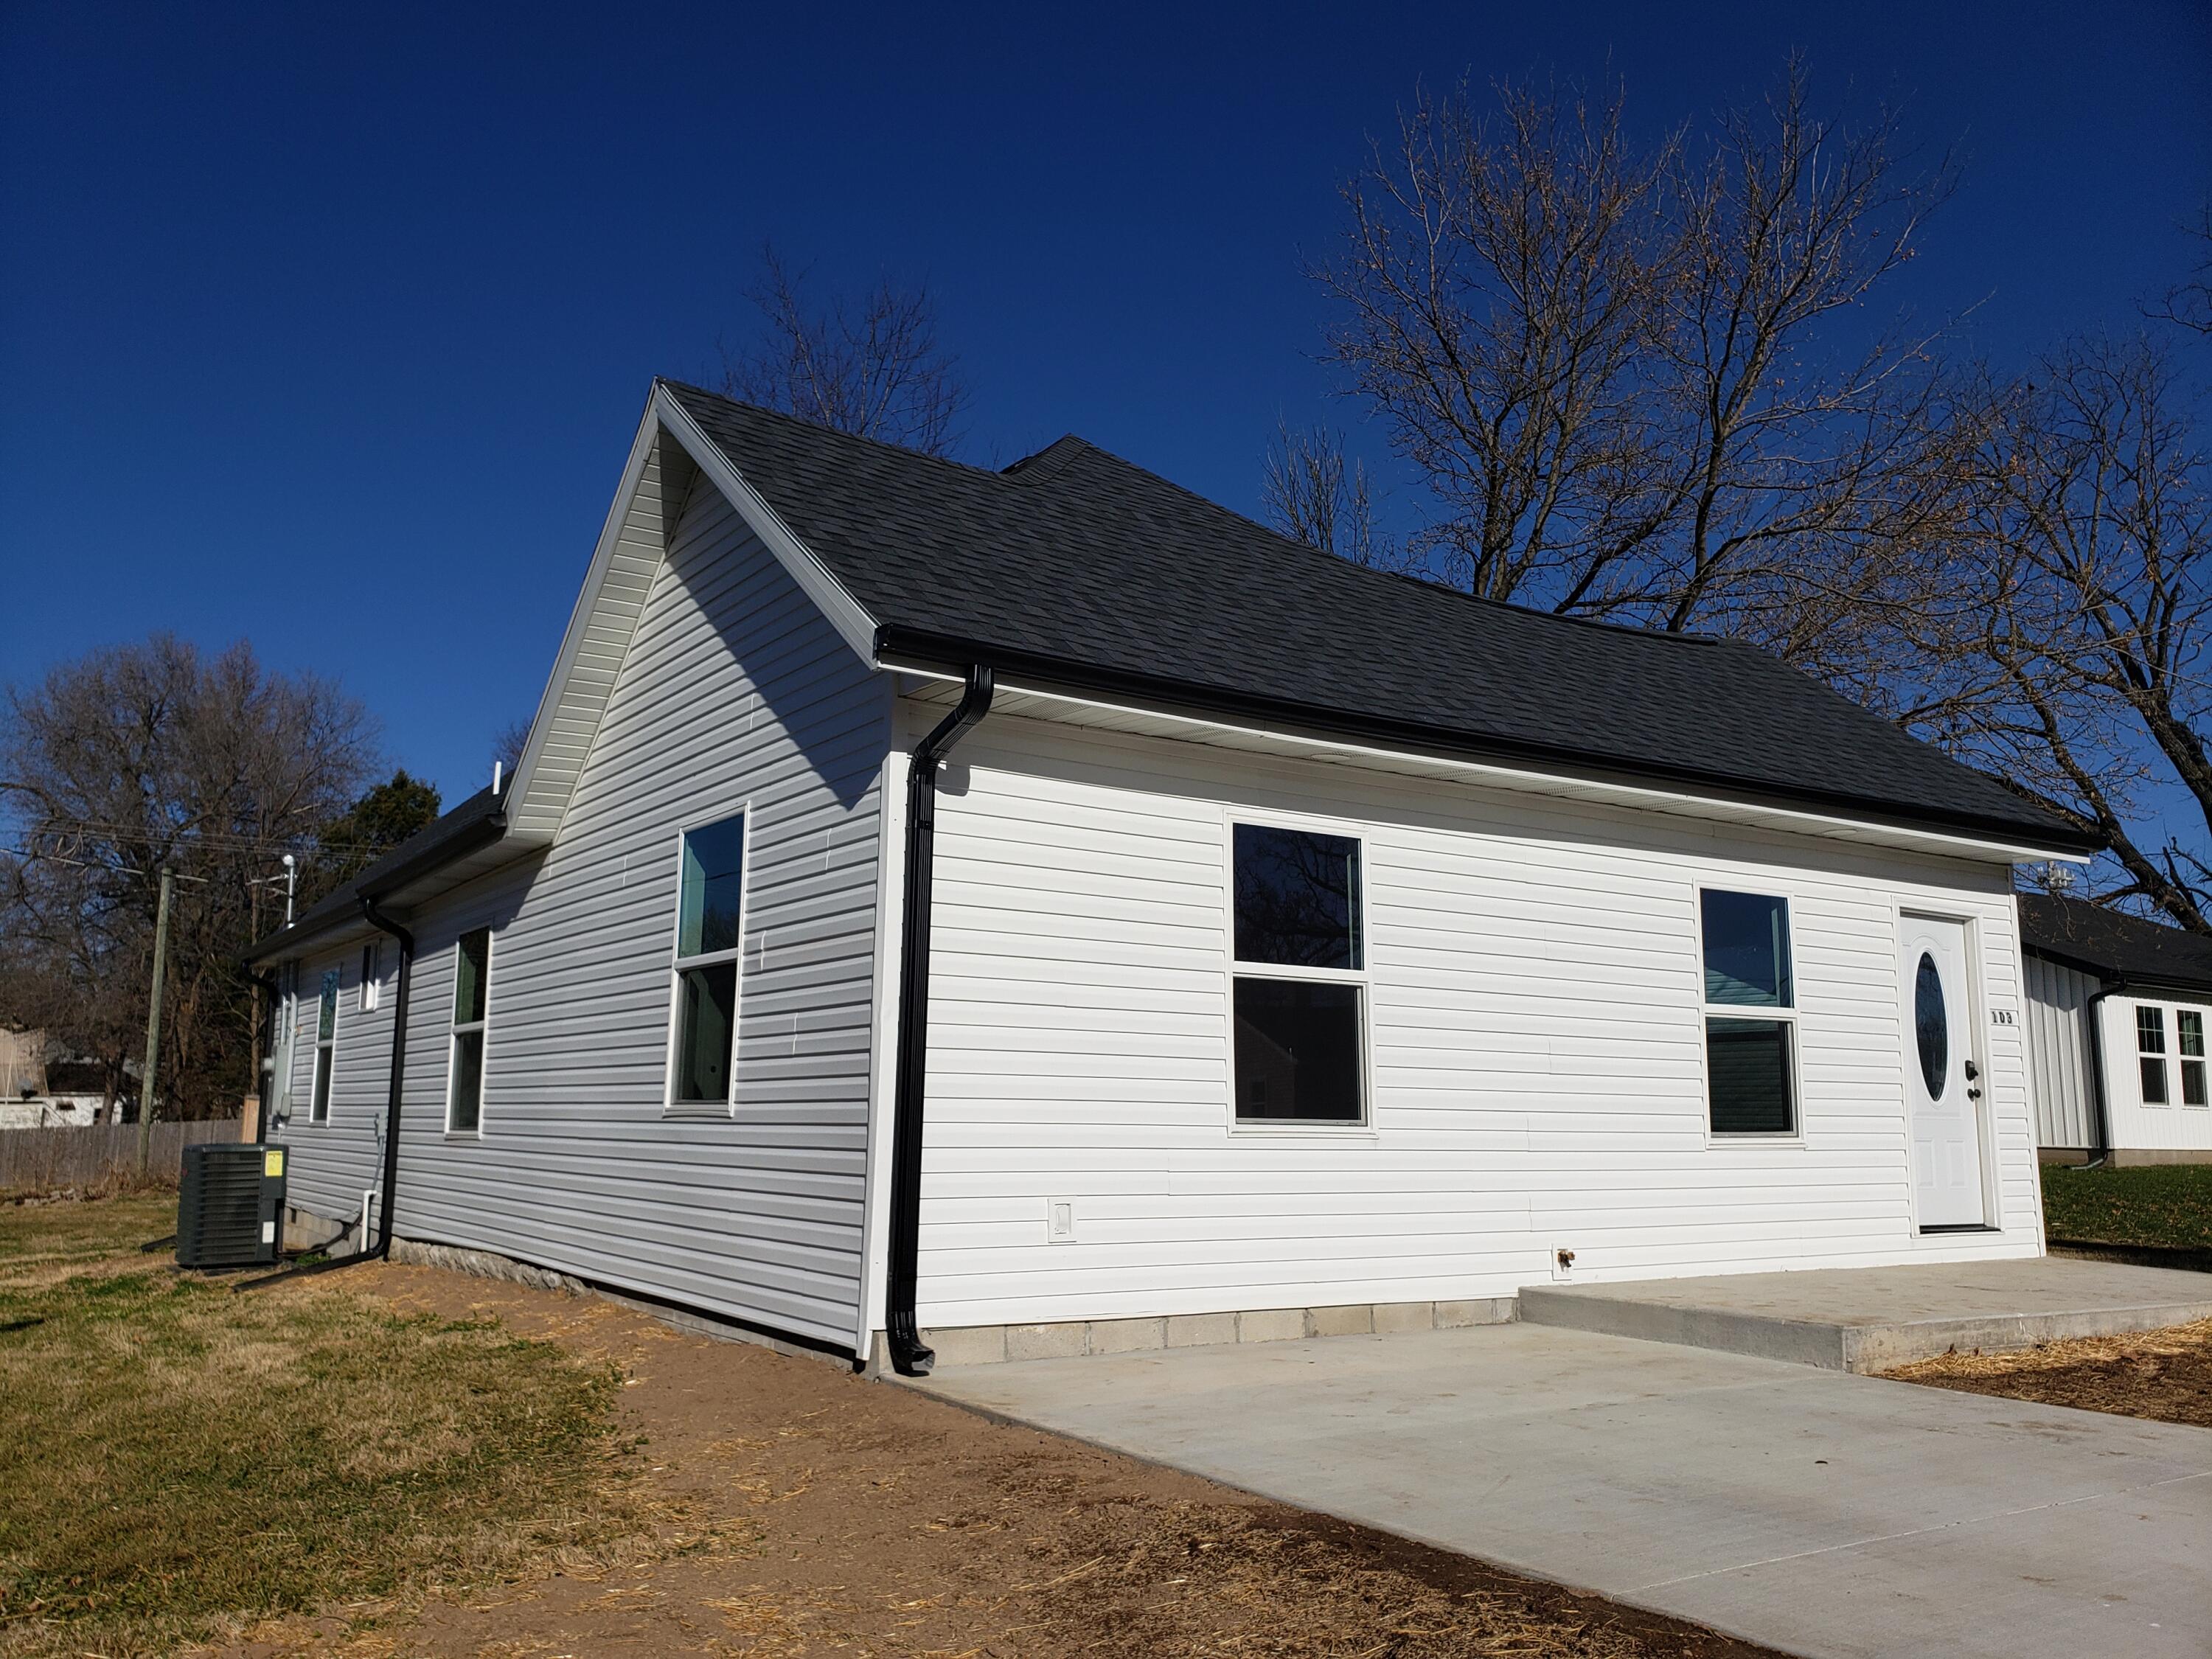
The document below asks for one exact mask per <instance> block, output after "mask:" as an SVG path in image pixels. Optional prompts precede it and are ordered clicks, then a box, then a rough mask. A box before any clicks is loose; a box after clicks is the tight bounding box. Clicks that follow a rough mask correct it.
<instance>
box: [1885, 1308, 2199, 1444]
mask: <svg viewBox="0 0 2212 1659" xmlns="http://www.w3.org/2000/svg"><path fill="white" fill-rule="evenodd" d="M1886 1375H1887V1376H1893V1377H1897V1378H1899V1380H1901V1381H1903V1382H1906V1383H1927V1384H1928V1385H1929V1387H1931V1388H1937V1389H1960V1390H1962V1391H1963V1392H1965V1393H1967V1394H1993V1395H2003V1396H2004V1397H2005V1398H2007V1399H2008V1400H2033V1401H2039V1402H2040V1403H2042V1404H2044V1405H2046V1406H2074V1407H2079V1408H2080V1409H2081V1410H2083V1411H2091V1412H2111V1413H2115V1414H2117V1415H2118V1416H2122V1417H2148V1418H2152V1419H2156V1420H2157V1421H2159V1422H2161V1423H2193V1424H2196V1425H2197V1426H2199V1427H2201V1428H2212V1319H2206V1320H2200V1321H2198V1322H2197V1323H2196V1324H2194V1325H2176V1326H2173V1327H2172V1328H2169V1329H2166V1330H2162V1331H2145V1332H2143V1333H2142V1334H2139V1335H2136V1336H2095V1337H2081V1338H2077V1339H2075V1340H2072V1341H2068V1342H2046V1343H2044V1344H2043V1345H2042V1346H2039V1347H2034V1348H2028V1349H2026V1350H2024V1351H2022V1352H2018V1353H1978V1352H1977V1353H1947V1354H1940V1355H1938V1356H1937V1357H1936V1358H1934V1359H1923V1360H1922V1361H1921V1362H1920V1363H1919V1364H1913V1365H1905V1366H1903V1367H1900V1368H1899V1370H1893V1371H1890V1372H1887V1373H1886Z"/></svg>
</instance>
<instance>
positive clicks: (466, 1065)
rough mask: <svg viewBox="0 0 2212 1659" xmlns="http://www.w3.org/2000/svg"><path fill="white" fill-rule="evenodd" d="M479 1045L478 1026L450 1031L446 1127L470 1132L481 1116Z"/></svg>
mask: <svg viewBox="0 0 2212 1659" xmlns="http://www.w3.org/2000/svg"><path fill="white" fill-rule="evenodd" d="M483 1045H484V1034H483V1030H481V1029H478V1030H473V1031H456V1032H454V1033H453V1103H452V1105H451V1107H450V1109H448V1111H447V1116H446V1127H447V1128H448V1129H451V1130H453V1131H455V1132H456V1133H462V1134H473V1133H476V1129H477V1124H478V1123H480V1122H482V1121H483Z"/></svg>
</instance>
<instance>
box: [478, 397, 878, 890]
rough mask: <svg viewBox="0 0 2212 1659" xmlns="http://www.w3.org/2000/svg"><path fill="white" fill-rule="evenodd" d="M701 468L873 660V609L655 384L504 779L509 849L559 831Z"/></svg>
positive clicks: (871, 662)
mask: <svg viewBox="0 0 2212 1659" xmlns="http://www.w3.org/2000/svg"><path fill="white" fill-rule="evenodd" d="M702 475H703V476H704V477H706V478H707V479H708V482H709V483H712V484H713V485H714V488H715V489H719V490H720V491H721V492H722V495H724V497H725V498H726V499H727V500H728V501H729V503H730V506H731V507H732V510H733V511H735V512H736V513H737V514H738V517H740V518H741V519H743V520H744V521H745V523H746V525H747V526H749V527H750V529H751V531H752V532H753V533H754V534H755V535H756V536H758V537H759V538H760V539H761V541H762V543H763V544H764V545H765V546H766V547H767V548H768V550H769V551H770V552H771V553H773V554H775V556H776V558H777V560H778V561H779V562H781V564H782V565H783V567H784V568H785V569H786V570H787V571H789V572H790V573H791V576H792V579H793V580H794V581H796V582H797V583H798V584H799V587H800V589H801V590H802V591H803V592H805V594H806V596H807V598H809V599H811V600H813V602H814V603H815V604H816V605H818V606H820V607H821V609H822V611H823V615H825V616H826V617H829V620H830V623H832V625H833V626H835V627H836V629H837V632H838V634H839V635H840V636H841V637H842V639H843V640H844V641H845V642H846V644H848V645H849V646H850V647H852V648H853V651H854V653H855V654H856V655H857V656H859V658H860V660H861V661H862V662H865V663H866V664H867V665H869V666H871V667H873V666H874V665H875V643H876V623H875V619H874V618H873V617H870V616H869V615H868V614H867V613H866V611H862V610H861V609H860V605H859V604H858V603H857V602H856V601H855V600H854V598H853V596H852V595H851V594H850V593H848V592H846V591H845V589H844V587H843V586H841V585H840V584H839V582H838V581H837V580H836V577H834V576H832V575H831V574H829V570H828V568H826V567H824V566H823V563H822V562H821V561H820V560H818V559H817V558H816V557H815V556H814V555H813V554H812V553H811V552H810V551H808V550H807V548H806V546H805V544H804V543H802V542H801V541H800V540H799V538H798V537H797V536H795V535H793V533H792V531H791V528H790V526H787V525H786V524H785V523H784V522H783V520H781V519H780V518H778V517H777V516H776V514H775V510H774V509H773V508H772V507H769V505H768V503H767V502H766V501H763V500H762V499H761V497H760V495H759V494H758V492H757V491H756V490H755V489H753V488H752V486H751V485H750V484H749V483H746V482H745V481H744V478H743V477H741V476H740V475H739V474H738V470H737V469H736V468H735V467H733V466H732V465H730V462H729V459H728V457H726V456H725V455H724V454H723V453H722V452H721V451H720V449H719V448H718V447H716V446H715V444H714V441H713V440H712V439H710V438H709V437H708V436H707V435H706V434H705V433H703V432H702V431H701V430H700V429H699V426H698V423H697V422H696V421H694V420H693V419H692V418H691V417H690V415H689V414H687V413H685V411H684V408H683V406H682V405H681V404H678V402H677V401H676V400H675V398H672V397H671V396H670V395H669V393H668V391H667V389H666V388H665V386H660V385H659V384H657V383H656V384H655V386H653V398H652V401H651V402H650V403H649V404H647V406H646V411H645V418H644V419H643V420H642V421H641V422H639V423H638V428H637V438H636V440H635V441H634V442H633V443H632V444H631V445H630V453H629V464H628V465H627V466H625V467H624V468H623V477H622V484H621V487H620V488H619V489H617V491H616V492H615V499H614V504H613V505H612V506H611V507H609V508H608V511H607V518H606V523H605V526H603V527H602V528H601V529H600V532H599V545H598V547H597V548H596V549H595V550H594V551H593V553H592V566H591V569H590V572H589V573H588V574H586V577H585V579H584V586H583V591H582V592H580V593H579V594H578V595H577V598H576V608H575V610H574V612H572V613H571V615H570V617H569V618H568V633H567V634H566V635H564V636H563V637H562V641H561V653H560V655H559V656H558V657H556V659H554V665H553V674H552V678H550V680H549V681H548V682H547V684H546V687H545V695H544V696H543V697H542V698H541V699H540V700H539V702H538V714H537V716H536V718H534V719H533V720H532V721H531V723H530V739H529V742H528V743H527V744H526V745H525V746H524V748H523V751H522V758H521V760H520V763H517V765H516V766H515V769H514V778H513V781H512V782H511V783H510V784H509V785H508V787H507V808H506V811H507V837H506V839H507V842H508V845H509V847H510V848H518V847H520V848H527V847H531V846H538V845H543V844H544V843H545V842H550V841H551V840H552V838H553V836H555V835H556V833H557V832H558V831H559V829H560V827H561V820H562V816H563V815H564V814H565V813H566V812H567V811H568V801H569V798H570V797H571V795H573V794H574V792H575V787H576V781H577V780H578V778H579V777H580V776H581V775H582V773H583V769H584V758H585V757H586V755H587V754H588V753H589V752H590V750H591V746H592V738H594V737H595V736H596V735H597V734H598V732H599V720H600V719H601V717H602V716H603V715H605V713H606V708H607V701H608V699H609V698H610V697H611V696H613V694H614V687H615V680H616V678H617V675H619V674H620V673H621V671H622V665H623V658H624V657H625V656H627V655H628V654H629V646H630V641H631V639H632V638H633V637H634V636H635V634H636V631H637V623H638V618H639V617H640V616H641V615H642V614H643V612H644V610H645V603H646V599H647V596H648V595H649V594H650V593H651V592H653V579H654V578H655V577H656V576H657V575H658V574H659V571H660V566H661V562H662V561H663V560H664V559H665V558H666V557H667V555H668V544H669V542H670V540H671V538H672V537H673V536H674V535H675V532H676V524H677V520H678V519H679V518H680V517H681V516H682V514H683V512H684V503H685V501H686V500H687V499H688V497H689V495H690V490H691V489H692V487H693V485H694V483H695V482H696V480H697V479H698V478H699V477H701V476H702Z"/></svg>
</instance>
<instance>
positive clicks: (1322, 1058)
mask: <svg viewBox="0 0 2212 1659" xmlns="http://www.w3.org/2000/svg"><path fill="white" fill-rule="evenodd" d="M1231 861H1232V863H1233V865H1234V866H1235V874H1234V897H1235V927H1234V931H1235V939H1234V942H1233V944H1232V945H1231V952H1232V954H1233V956H1234V957H1235V968H1234V971H1233V975H1232V976H1233V978H1234V981H1235V986H1234V1000H1235V1005H1236V1084H1235V1087H1236V1097H1237V1121H1238V1122H1240V1123H1271V1122H1273V1123H1340V1124H1341V1123H1355V1124H1356V1123H1360V1122H1364V1121H1365V1120H1366V1116H1367V962H1366V950H1365V945H1364V939H1363V937H1362V935H1363V932H1364V929H1363V927H1362V917H1361V914H1360V868H1359V843H1358V842H1357V841H1355V840H1353V839H1352V837H1351V836H1324V835H1317V834H1315V833H1313V832H1311V831H1309V830H1303V829H1276V828H1273V827H1272V826H1269V825H1264V824H1255V823H1240V824H1237V825H1236V826H1234V827H1233V829H1231Z"/></svg>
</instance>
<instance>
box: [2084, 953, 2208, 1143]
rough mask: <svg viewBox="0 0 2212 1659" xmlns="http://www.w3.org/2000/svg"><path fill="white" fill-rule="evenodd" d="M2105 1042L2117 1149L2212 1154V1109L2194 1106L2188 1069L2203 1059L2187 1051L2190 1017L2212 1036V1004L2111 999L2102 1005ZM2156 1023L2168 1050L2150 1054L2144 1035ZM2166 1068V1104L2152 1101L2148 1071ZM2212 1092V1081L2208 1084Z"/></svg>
mask: <svg viewBox="0 0 2212 1659" xmlns="http://www.w3.org/2000/svg"><path fill="white" fill-rule="evenodd" d="M2098 1012H2100V1015H2101V1016H2102V1021H2103V1024H2102V1030H2101V1035H2102V1036H2103V1039H2104V1050H2105V1075H2106V1109H2107V1111H2108V1112H2109V1114H2110V1115H2111V1120H2112V1146H2113V1148H2114V1149H2115V1150H2117V1151H2121V1152H2191V1153H2203V1152H2212V1106H2196V1105H2191V1104H2189V1103H2188V1097H2187V1094H2186V1092H2185V1084H2186V1082H2187V1079H2186V1078H2185V1073H2184V1072H2183V1067H2184V1066H2185V1065H2186V1064H2188V1063H2190V1062H2191V1061H2194V1060H2197V1056H2196V1055H2194V1054H2188V1053H2186V1052H2185V1049H2184V1048H2183V1042H2182V1033H2183V1029H2184V1026H2183V1018H2182V1017H2183V1016H2184V1015H2185V1014H2188V1015H2193V1016H2195V1017H2196V1018H2197V1021H2198V1022H2201V1023H2202V1024H2203V1026H2204V1027H2205V1028H2206V1029H2207V1030H2208V1032H2212V1003H2206V1002H2188V1001H2183V1000H2178V999H2176V998H2173V997H2170V996H2157V995H2152V994H2143V995H2130V994H2125V993H2122V994H2118V995H2114V996H2109V997H2106V999H2105V1000H2104V1001H2103V1002H2102V1003H2101V1004H2100V1005H2099V1008H2098ZM2152 1019H2155V1022H2156V1029H2157V1030H2158V1031H2159V1033H2160V1037H2161V1039H2162V1042H2163V1048H2162V1049H2161V1050H2160V1051H2159V1052H2157V1053H2148V1052H2145V1051H2144V1049H2143V1048H2142V1036H2141V1035H2140V1034H2141V1032H2142V1030H2144V1029H2145V1027H2146V1025H2147V1024H2149V1022H2150V1020H2152ZM2147 1063H2156V1064H2158V1065H2160V1067H2161V1071H2162V1074H2163V1076H2164V1079H2165V1083H2166V1098H2165V1100H2164V1101H2163V1102H2158V1101H2153V1100H2151V1099H2149V1098H2148V1093H2149V1091H2148V1090H2146V1088H2145V1087H2144V1079H2143V1068H2144V1066H2145V1065H2146V1064H2147ZM2206 1083H2207V1085H2208V1089H2212V1079H2206Z"/></svg>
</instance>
